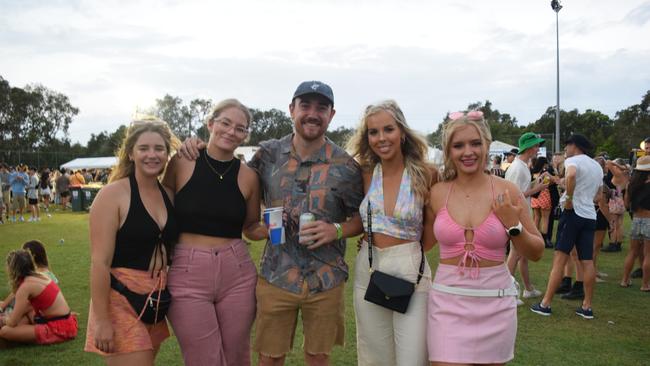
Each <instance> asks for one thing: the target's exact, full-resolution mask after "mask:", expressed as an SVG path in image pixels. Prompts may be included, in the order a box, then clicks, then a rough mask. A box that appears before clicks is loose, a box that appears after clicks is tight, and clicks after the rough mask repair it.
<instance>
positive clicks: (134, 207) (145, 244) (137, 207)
mask: <svg viewBox="0 0 650 366" xmlns="http://www.w3.org/2000/svg"><path fill="white" fill-rule="evenodd" d="M129 184H130V186H131V203H130V204H129V212H128V214H127V215H126V220H125V221H124V224H122V226H121V227H120V228H119V229H118V230H117V233H116V235H115V252H114V254H113V262H112V263H111V267H112V268H115V267H125V268H132V269H139V270H143V271H147V270H148V269H149V263H150V262H151V258H152V256H154V255H159V254H158V253H162V248H161V246H163V245H164V246H165V250H166V252H167V263H170V262H171V254H172V246H173V245H174V243H175V242H176V240H177V239H178V224H177V222H176V216H175V213H174V207H173V206H172V203H171V201H170V200H169V197H167V192H165V190H164V189H163V187H162V185H160V183H158V188H159V189H160V193H161V194H162V196H163V200H164V201H165V208H166V209H167V222H166V223H165V226H164V227H163V229H162V231H160V228H159V227H158V224H157V223H156V221H155V220H154V219H153V218H152V217H151V216H150V215H149V213H148V212H147V210H146V209H145V207H144V204H143V203H142V199H140V192H139V191H138V183H137V182H136V180H135V176H134V175H133V174H132V175H130V176H129Z"/></svg>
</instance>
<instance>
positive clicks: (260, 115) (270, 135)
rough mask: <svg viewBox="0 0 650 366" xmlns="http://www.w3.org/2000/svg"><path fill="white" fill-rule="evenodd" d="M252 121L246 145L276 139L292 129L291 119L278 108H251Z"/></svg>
mask: <svg viewBox="0 0 650 366" xmlns="http://www.w3.org/2000/svg"><path fill="white" fill-rule="evenodd" d="M251 113H252V114H253V122H252V123H251V126H250V133H249V140H248V142H247V144H248V145H252V146H255V145H258V144H259V143H260V142H262V141H264V140H269V139H278V138H280V137H283V136H286V135H288V134H290V133H291V132H292V131H293V121H292V120H291V118H290V117H289V116H288V115H287V114H286V113H284V112H282V111H281V110H279V109H275V108H272V109H269V110H267V111H263V110H260V109H255V108H253V109H251Z"/></svg>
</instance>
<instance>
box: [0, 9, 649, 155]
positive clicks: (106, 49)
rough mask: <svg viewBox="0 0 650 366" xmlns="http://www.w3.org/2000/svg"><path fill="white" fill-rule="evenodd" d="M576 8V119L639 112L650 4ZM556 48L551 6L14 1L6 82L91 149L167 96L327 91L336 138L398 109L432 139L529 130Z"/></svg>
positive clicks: (543, 99) (568, 71)
mask: <svg viewBox="0 0 650 366" xmlns="http://www.w3.org/2000/svg"><path fill="white" fill-rule="evenodd" d="M562 5H563V6H564V8H563V9H562V10H561V11H560V13H559V20H560V22H559V27H560V79H561V80H560V83H561V85H560V88H561V100H560V105H561V107H562V109H574V108H577V109H579V110H580V111H584V110H585V109H587V108H591V109H596V110H600V111H602V112H603V113H606V114H608V115H610V116H611V117H613V116H614V113H615V112H616V111H618V110H620V109H623V108H625V107H627V106H630V105H632V104H638V103H639V102H640V101H641V98H642V96H643V95H644V94H645V92H646V91H647V90H650V41H649V40H650V1H647V0H646V1H643V0H638V1H635V0H619V1H611V0H609V1H605V0H573V1H572V0H566V1H563V2H562ZM555 41H556V39H555V13H554V12H553V10H552V9H551V6H550V0H548V1H547V0H525V1H522V0H518V1H517V0H501V1H476V0H448V1H440V0H438V1H431V0H429V1H407V0H401V1H398V0H372V1H365V0H364V1H353V0H347V1H345V0H340V1H339V0H330V1H315V0H296V1H293V0H273V1H271V0H267V1H262V0H260V1H209V2H208V1H194V0H182V1H175V0H167V1H139V0H138V1H136V0H128V1H115V0H103V1H58V0H47V1H31V0H21V1H10V0H0V75H2V77H4V78H5V79H6V80H8V81H9V83H10V84H11V85H12V86H19V87H23V86H25V85H26V84H32V83H40V84H43V85H45V86H46V87H48V88H50V89H54V90H56V91H59V92H61V93H64V94H66V95H68V96H69V97H70V99H71V102H72V104H73V105H75V106H77V107H79V108H80V113H79V115H78V116H77V117H76V118H75V120H74V122H73V123H72V125H71V126H70V137H71V139H72V140H73V141H80V142H82V143H84V144H85V143H86V141H87V140H88V138H89V137H90V134H91V133H99V132H101V131H103V130H108V131H109V132H112V131H113V130H115V129H116V128H117V127H118V126H119V125H120V124H125V123H127V122H128V121H129V120H130V119H131V117H132V116H133V113H134V111H135V110H136V108H139V109H144V108H147V107H150V106H152V105H153V104H154V101H155V99H156V98H161V97H162V96H164V95H165V94H171V95H174V96H179V97H181V98H182V99H183V100H185V101H186V102H189V101H190V100H191V99H193V98H209V99H212V100H215V101H217V100H221V99H224V98H228V97H236V98H238V99H240V100H241V101H242V102H243V103H245V104H247V105H248V106H250V107H254V108H261V109H268V108H278V109H281V110H283V111H287V109H288V104H289V102H290V99H291V96H292V93H293V91H294V90H295V88H296V86H297V85H298V83H299V82H300V81H302V80H313V79H317V80H322V81H324V82H326V83H328V84H330V85H331V86H332V88H333V89H334V97H335V107H336V109H337V114H336V117H335V119H334V122H333V124H332V126H331V128H336V127H338V126H340V125H345V126H347V127H353V126H356V124H357V121H358V119H359V116H360V113H361V111H362V110H363V108H364V107H365V106H366V105H367V104H369V103H372V102H376V101H378V100H381V99H386V98H392V99H395V100H397V102H398V103H399V104H400V105H401V106H402V109H403V110H404V112H405V115H406V118H407V121H408V122H409V124H411V125H412V126H414V127H415V128H416V129H418V130H420V131H421V132H422V133H429V132H431V131H433V130H435V129H436V128H437V123H438V122H439V121H441V120H442V118H443V117H444V116H445V114H446V113H447V112H449V111H456V110H460V109H464V108H466V106H467V104H468V103H471V102H474V101H484V100H486V99H489V100H490V101H491V102H492V103H493V106H494V108H497V109H499V110H500V111H501V112H506V113H510V114H511V115H513V116H515V117H516V118H517V119H518V121H519V123H520V124H524V125H525V124H528V123H530V122H532V121H535V120H537V119H538V118H539V117H540V116H541V115H542V114H543V113H544V111H545V110H546V108H547V107H548V106H552V105H555V57H556V54H555V46H556V43H555ZM549 132H552V131H549Z"/></svg>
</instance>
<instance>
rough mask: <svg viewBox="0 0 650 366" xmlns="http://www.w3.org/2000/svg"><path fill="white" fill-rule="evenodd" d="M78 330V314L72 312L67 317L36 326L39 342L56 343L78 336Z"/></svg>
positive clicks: (37, 340)
mask: <svg viewBox="0 0 650 366" xmlns="http://www.w3.org/2000/svg"><path fill="white" fill-rule="evenodd" d="M78 330H79V327H78V325H77V316H76V315H75V314H70V315H68V317H67V318H65V319H57V320H52V321H49V322H47V323H45V324H36V325H35V326H34V331H35V332H36V343H38V344H55V343H61V342H65V341H69V340H71V339H74V338H75V337H76V336H77V331H78Z"/></svg>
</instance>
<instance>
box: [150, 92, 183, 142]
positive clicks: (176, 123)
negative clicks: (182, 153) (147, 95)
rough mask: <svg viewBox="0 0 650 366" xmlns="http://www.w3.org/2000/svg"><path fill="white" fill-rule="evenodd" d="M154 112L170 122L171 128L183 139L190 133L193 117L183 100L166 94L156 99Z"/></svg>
mask: <svg viewBox="0 0 650 366" xmlns="http://www.w3.org/2000/svg"><path fill="white" fill-rule="evenodd" d="M153 114H154V115H155V116H157V117H158V118H160V119H162V120H163V121H165V122H167V123H168V124H169V128H171V130H172V131H173V132H174V134H176V136H178V137H179V138H181V139H183V138H185V137H187V136H189V135H190V132H191V131H189V125H190V121H191V119H192V112H191V111H190V108H189V107H188V106H186V105H183V100H182V99H181V98H179V97H174V96H171V95H169V94H165V96H164V97H163V98H162V99H156V105H155V106H154V108H153Z"/></svg>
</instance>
